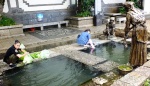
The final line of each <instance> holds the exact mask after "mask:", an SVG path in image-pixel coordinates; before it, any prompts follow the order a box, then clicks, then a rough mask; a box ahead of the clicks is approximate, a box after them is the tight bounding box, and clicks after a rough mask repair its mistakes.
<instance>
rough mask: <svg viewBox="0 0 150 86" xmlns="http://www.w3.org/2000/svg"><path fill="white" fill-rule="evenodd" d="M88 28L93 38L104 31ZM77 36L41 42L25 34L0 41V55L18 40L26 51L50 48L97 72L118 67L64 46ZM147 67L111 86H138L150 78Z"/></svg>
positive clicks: (101, 27) (149, 63)
mask: <svg viewBox="0 0 150 86" xmlns="http://www.w3.org/2000/svg"><path fill="white" fill-rule="evenodd" d="M116 26H117V27H118V28H120V29H123V28H124V25H123V24H121V25H120V24H119V25H118V24H117V25H116ZM147 26H148V27H150V20H148V22H147ZM89 28H90V29H91V31H92V35H93V37H94V36H95V37H96V36H100V34H102V31H103V30H104V29H105V25H101V26H98V27H94V26H93V27H89ZM72 29H77V28H72ZM85 29H87V28H79V30H81V31H83V30H85ZM148 31H150V28H148ZM95 34H96V35H95ZM98 34H99V35H98ZM77 35H78V34H74V35H69V36H64V37H60V38H56V39H46V40H42V39H40V38H37V37H35V36H33V35H31V34H25V36H20V37H12V38H7V39H1V40H0V53H4V52H6V50H7V49H8V48H9V47H10V46H11V45H12V44H13V42H14V40H16V39H18V40H20V41H21V42H22V43H23V44H25V46H26V47H27V49H30V48H33V49H36V47H39V46H45V45H47V46H51V47H50V48H51V51H54V52H56V53H59V54H63V55H66V56H68V57H69V58H72V59H74V60H77V61H79V62H82V63H84V64H87V65H91V66H93V67H95V68H97V69H99V70H102V71H105V72H108V71H110V70H111V69H110V67H111V66H112V68H114V67H116V66H117V65H118V64H116V63H114V62H110V61H106V60H105V59H103V58H99V57H96V56H93V55H90V54H86V53H83V52H80V51H78V50H80V49H84V48H83V47H82V48H81V47H77V45H76V44H72V45H65V44H69V43H73V42H75V39H76V37H77ZM71 41H72V42H71ZM59 45H65V46H60V47H56V46H59ZM47 46H45V47H47ZM52 46H53V47H56V48H53V49H52ZM45 47H41V48H45ZM47 48H48V47H47ZM48 49H49V48H48ZM72 49H74V50H72ZM37 50H38V49H37ZM59 54H55V55H59ZM0 58H2V57H0ZM87 59H89V60H87ZM101 62H103V64H105V65H101V64H100V63H101ZM0 63H1V64H2V65H3V66H2V67H3V68H1V71H0V72H1V73H2V71H3V70H6V69H9V68H8V67H7V66H6V64H4V63H3V62H2V60H0ZM149 65H150V62H147V63H145V64H144V65H143V66H141V67H139V68H137V70H134V71H133V72H131V73H129V74H127V75H125V76H124V77H122V78H121V79H119V80H117V81H115V82H114V83H113V85H112V86H139V85H141V84H142V83H143V82H144V80H146V79H147V78H149V76H150V75H149V73H148V72H149V71H150V69H149V67H150V66H149ZM107 67H108V68H107ZM140 70H145V71H140ZM144 74H145V75H144ZM127 77H128V78H127ZM130 77H131V79H130V80H131V81H132V82H131V81H130V80H129V78H130ZM137 78H141V79H137ZM132 79H133V80H132ZM134 79H136V80H134ZM126 80H129V82H125V81H126ZM138 80H139V81H138ZM137 82H138V83H137Z"/></svg>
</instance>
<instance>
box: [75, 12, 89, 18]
mask: <svg viewBox="0 0 150 86" xmlns="http://www.w3.org/2000/svg"><path fill="white" fill-rule="evenodd" d="M90 15H91V13H90V12H89V11H85V12H80V13H77V15H76V17H88V16H90Z"/></svg>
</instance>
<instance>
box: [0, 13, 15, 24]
mask: <svg viewBox="0 0 150 86" xmlns="http://www.w3.org/2000/svg"><path fill="white" fill-rule="evenodd" d="M15 24H16V23H15V21H14V20H13V19H11V18H8V17H6V16H4V15H2V16H1V20H0V26H10V25H15Z"/></svg>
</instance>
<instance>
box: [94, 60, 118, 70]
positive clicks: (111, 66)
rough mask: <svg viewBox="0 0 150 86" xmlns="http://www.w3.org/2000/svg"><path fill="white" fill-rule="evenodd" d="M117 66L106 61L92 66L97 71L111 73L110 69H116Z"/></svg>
mask: <svg viewBox="0 0 150 86" xmlns="http://www.w3.org/2000/svg"><path fill="white" fill-rule="evenodd" d="M117 66H119V64H118V63H116V62H113V61H108V60H107V61H104V62H102V63H99V64H97V65H94V66H93V67H94V68H96V69H98V70H101V71H104V72H108V71H111V70H112V69H114V68H116V67H117Z"/></svg>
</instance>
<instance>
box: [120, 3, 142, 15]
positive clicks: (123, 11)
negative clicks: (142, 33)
mask: <svg viewBox="0 0 150 86" xmlns="http://www.w3.org/2000/svg"><path fill="white" fill-rule="evenodd" d="M127 1H132V2H134V6H135V7H136V8H140V9H142V7H141V6H140V5H139V4H138V0H127ZM119 12H120V13H122V14H125V13H126V12H127V11H126V9H125V7H120V8H119Z"/></svg>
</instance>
